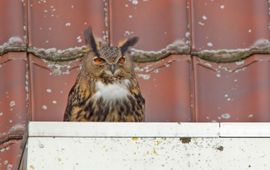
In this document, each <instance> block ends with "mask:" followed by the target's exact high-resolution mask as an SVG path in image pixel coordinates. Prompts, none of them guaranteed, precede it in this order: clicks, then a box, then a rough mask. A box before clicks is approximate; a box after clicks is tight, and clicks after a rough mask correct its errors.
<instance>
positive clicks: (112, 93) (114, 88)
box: [94, 80, 130, 100]
mask: <svg viewBox="0 0 270 170" xmlns="http://www.w3.org/2000/svg"><path fill="white" fill-rule="evenodd" d="M129 85H130V81H129V80H122V81H121V82H117V83H114V84H108V85H106V84H104V83H102V82H101V81H98V82H96V93H95V95H94V97H96V98H100V97H102V98H103V99H104V100H115V99H123V98H126V97H127V96H128V94H130V92H129Z"/></svg>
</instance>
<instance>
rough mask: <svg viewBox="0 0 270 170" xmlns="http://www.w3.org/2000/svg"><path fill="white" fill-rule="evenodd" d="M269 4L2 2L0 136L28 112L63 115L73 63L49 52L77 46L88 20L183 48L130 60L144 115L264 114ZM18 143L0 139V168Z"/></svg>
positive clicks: (103, 33)
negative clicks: (155, 59) (164, 55)
mask: <svg viewBox="0 0 270 170" xmlns="http://www.w3.org/2000/svg"><path fill="white" fill-rule="evenodd" d="M269 7H270V2H269V0H260V1H258V0H234V1H230V0H200V1H195V0H194V1H193V0H115V1H113V0H80V1H77V0H57V1H52V0H9V1H7V0H1V1H0V25H1V27H0V44H1V46H0V54H1V56H0V78H1V79H0V81H1V83H0V134H2V135H1V136H3V137H4V136H5V134H6V133H7V132H8V131H9V132H14V131H16V130H18V129H19V130H20V129H21V128H22V127H23V126H20V125H24V124H25V123H26V122H27V120H45V121H47V120H52V121H59V120H62V117H63V113H64V109H65V105H66V99H67V94H68V91H69V89H70V88H71V86H72V85H73V83H74V80H75V78H76V76H77V73H78V71H79V66H80V61H79V60H78V59H77V60H72V61H65V62H56V61H52V60H57V57H55V55H57V54H59V56H60V57H59V60H60V59H61V55H63V54H64V53H69V54H71V53H72V52H74V51H75V52H76V50H78V48H74V47H76V46H78V47H81V46H83V45H84V38H83V35H82V33H83V31H84V29H85V28H86V27H87V26H89V25H91V26H92V27H93V29H94V33H95V35H96V36H97V37H100V38H101V39H103V40H106V41H109V42H111V43H113V44H117V42H118V41H119V40H120V39H123V38H124V37H127V36H131V35H137V36H139V37H140V41H139V43H138V45H137V46H136V49H140V50H147V51H153V52H152V53H153V54H156V53H157V54H158V52H157V51H158V50H161V49H164V48H165V47H166V46H168V45H169V44H172V43H173V44H172V45H171V46H173V45H175V44H176V45H179V46H181V45H182V46H183V45H184V46H187V47H188V48H187V50H178V51H177V50H176V52H171V53H172V54H173V55H171V56H169V57H167V58H164V59H162V60H161V61H159V62H152V63H141V64H138V65H137V66H136V70H137V73H138V74H137V75H138V77H139V81H140V85H141V88H142V91H143V94H144V96H145V98H146V102H147V106H146V108H147V112H146V119H147V121H269V120H270V105H269V102H270V88H269V87H270V76H269V71H270V63H269V59H270V43H269V39H270V38H269V37H270V13H269V12H270V11H269ZM175 41H176V43H174V42H175ZM171 46H169V47H168V48H167V49H169V50H170V49H171V48H170V47H171ZM68 48H70V49H68ZM222 49H227V50H222ZM44 58H47V60H44ZM52 58H53V59H52ZM242 58H244V60H242V61H237V60H239V59H242ZM49 60H51V61H49ZM212 61H215V62H212ZM228 61H233V62H230V63H220V62H228ZM14 126H15V128H14ZM12 127H13V128H12ZM10 129H11V130H10ZM0 139H2V137H0ZM14 139H17V138H14ZM21 143H22V142H21V140H12V141H10V142H7V143H5V144H4V145H0V169H8V168H10V169H16V166H17V164H18V161H19V158H20V155H21V147H22V145H21Z"/></svg>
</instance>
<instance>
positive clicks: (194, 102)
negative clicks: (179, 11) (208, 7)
mask: <svg viewBox="0 0 270 170" xmlns="http://www.w3.org/2000/svg"><path fill="white" fill-rule="evenodd" d="M187 1H188V2H189V5H190V7H189V15H188V17H189V19H188V21H189V29H190V32H191V34H190V52H189V55H190V58H191V87H192V93H193V98H192V101H191V104H192V105H193V108H192V121H195V122H197V121H198V109H197V104H198V102H197V98H198V97H197V91H196V89H197V84H196V78H197V75H196V68H195V63H194V57H193V56H192V51H193V43H194V41H193V39H194V38H193V37H194V30H193V18H192V17H193V0H187Z"/></svg>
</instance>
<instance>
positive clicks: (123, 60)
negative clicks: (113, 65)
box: [118, 57, 126, 64]
mask: <svg viewBox="0 0 270 170" xmlns="http://www.w3.org/2000/svg"><path fill="white" fill-rule="evenodd" d="M125 61H126V59H125V57H121V58H119V60H118V63H119V64H124V63H125Z"/></svg>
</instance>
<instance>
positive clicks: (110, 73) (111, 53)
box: [83, 28, 138, 80]
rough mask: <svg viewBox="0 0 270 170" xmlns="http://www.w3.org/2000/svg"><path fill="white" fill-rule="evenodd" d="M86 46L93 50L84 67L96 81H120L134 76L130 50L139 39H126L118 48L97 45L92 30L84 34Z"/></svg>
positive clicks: (89, 29)
mask: <svg viewBox="0 0 270 170" xmlns="http://www.w3.org/2000/svg"><path fill="white" fill-rule="evenodd" d="M84 36H85V41H86V44H87V45H88V46H89V48H90V49H91V50H90V51H91V52H90V53H89V54H88V55H87V56H85V58H84V62H83V67H85V68H84V69H86V70H85V71H87V72H88V74H90V75H91V76H93V77H94V78H96V79H107V80H119V79H129V78H130V77H131V76H133V67H132V58H131V57H130V55H128V48H129V47H131V46H133V45H135V44H136V42H137V41H138V37H132V38H129V39H126V40H125V41H124V42H122V43H121V44H119V45H118V46H117V47H114V46H110V45H109V44H102V43H98V44H97V43H96V41H95V38H94V36H93V33H92V29H91V28H88V29H86V30H85V32H84Z"/></svg>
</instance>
